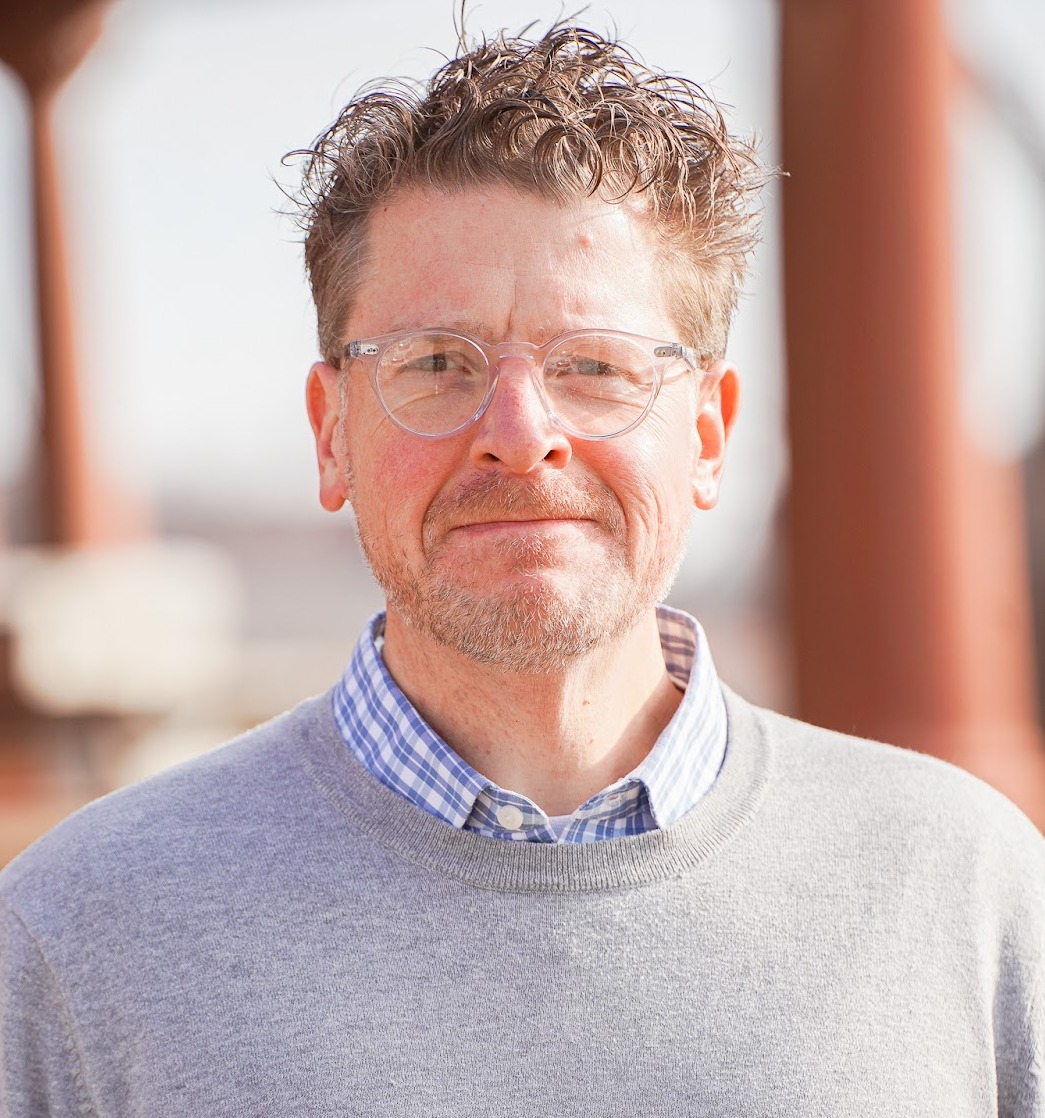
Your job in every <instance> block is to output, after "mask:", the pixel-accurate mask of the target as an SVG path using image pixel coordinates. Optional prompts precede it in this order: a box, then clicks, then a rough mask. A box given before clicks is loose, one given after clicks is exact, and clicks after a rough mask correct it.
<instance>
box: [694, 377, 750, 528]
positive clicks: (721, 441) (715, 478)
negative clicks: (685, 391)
mask: <svg viewBox="0 0 1045 1118" xmlns="http://www.w3.org/2000/svg"><path fill="white" fill-rule="evenodd" d="M708 375H709V377H710V378H711V380H712V382H713V383H714V384H715V387H714V390H713V391H712V392H711V395H710V396H708V398H707V400H706V402H705V403H704V405H703V407H702V408H701V409H700V411H699V412H698V413H697V435H698V436H699V438H700V457H699V458H698V459H697V463H696V469H695V470H694V472H693V503H694V504H695V505H696V506H697V508H698V509H712V508H714V507H715V505H716V503H717V502H718V490H719V485H720V483H721V480H722V471H723V469H725V465H726V442H727V440H728V439H729V433H730V431H732V429H733V423H734V421H735V420H736V417H737V409H738V408H739V406H740V378H739V377H738V376H737V370H736V369H735V368H734V366H732V365H730V364H728V363H727V362H725V361H716V362H714V364H712V365H711V366H709V368H708Z"/></svg>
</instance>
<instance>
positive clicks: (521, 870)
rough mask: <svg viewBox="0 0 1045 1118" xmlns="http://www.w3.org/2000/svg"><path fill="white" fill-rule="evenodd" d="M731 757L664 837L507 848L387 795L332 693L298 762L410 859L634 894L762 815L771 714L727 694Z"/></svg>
mask: <svg viewBox="0 0 1045 1118" xmlns="http://www.w3.org/2000/svg"><path fill="white" fill-rule="evenodd" d="M723 692H724V694H725V698H726V711H727V717H728V722H729V730H728V740H727V746H726V757H725V761H724V762H723V765H722V769H721V770H720V772H719V774H718V777H717V778H716V780H715V783H714V785H713V786H712V788H711V790H710V791H709V792H708V793H707V795H706V796H705V797H704V798H703V800H702V801H701V802H700V803H699V804H698V805H697V807H696V808H694V809H693V810H692V811H691V812H690V813H689V814H688V815H686V816H685V817H684V818H683V819H681V820H679V821H678V822H677V823H675V824H673V825H672V826H670V827H667V828H665V829H664V830H659V831H649V832H647V833H646V834H643V835H638V836H635V837H632V838H621V839H608V840H605V841H602V842H587V843H575V844H574V843H570V844H566V843H534V842H510V841H507V840H504V839H494V838H486V837H484V836H482V835H477V834H473V833H472V832H469V831H462V830H458V829H456V828H454V827H451V826H450V825H449V824H447V823H444V822H443V821H442V820H440V819H436V818H435V817H434V816H432V815H429V814H428V812H426V811H423V810H422V809H421V808H418V807H415V806H414V805H413V804H411V803H409V802H408V801H407V800H405V799H404V798H403V797H402V796H400V795H398V794H397V793H395V792H393V791H392V790H391V789H389V788H386V787H385V786H384V785H383V784H382V783H381V782H380V781H378V780H377V779H376V778H375V777H373V776H372V775H371V774H370V773H369V772H367V771H366V769H365V768H364V767H363V766H362V765H360V764H359V762H358V761H357V760H356V759H355V758H354V757H353V756H352V754H351V753H350V751H349V750H348V748H347V747H346V746H345V744H344V742H343V741H342V740H341V737H340V734H339V733H338V729H337V725H336V723H335V721H334V716H333V710H332V702H331V695H330V693H329V692H328V693H327V694H326V695H321V696H319V697H317V698H315V699H311V700H309V701H308V702H307V703H304V704H302V706H301V707H299V708H298V710H297V711H296V712H294V713H293V714H292V715H291V717H294V716H295V715H297V716H301V718H302V721H303V723H304V726H303V732H302V733H301V734H299V735H298V740H299V741H300V744H301V754H300V757H301V761H302V763H303V765H304V767H305V769H306V771H307V772H308V774H309V776H310V777H311V778H312V780H313V781H315V783H316V784H317V785H318V786H319V788H320V790H321V791H322V792H323V794H324V795H325V796H326V798H327V799H328V800H329V801H330V802H331V803H332V804H333V805H334V806H335V807H336V808H337V809H338V810H339V811H340V812H341V813H342V814H343V815H345V816H346V817H347V818H348V819H350V820H351V822H352V823H353V824H355V825H356V826H357V827H358V828H359V829H360V830H361V831H363V832H365V833H366V834H367V835H368V836H369V837H370V838H372V839H373V840H374V841H376V842H378V843H380V844H381V845H383V846H385V847H386V848H388V849H390V850H392V851H394V852H396V853H397V854H399V855H400V856H401V857H403V858H405V859H406V860H407V861H410V862H412V863H414V864H415V865H418V866H421V867H424V868H426V869H428V870H431V871H433V872H436V873H441V874H443V875H445V876H447V877H450V878H454V879H456V880H458V881H461V882H463V883H466V884H469V885H472V886H475V887H476V888H481V889H493V890H497V891H500V892H522V893H538V892H548V893H575V892H592V891H599V890H611V889H621V888H634V887H639V886H643V885H650V884H653V883H655V882H658V881H663V880H669V879H672V878H676V877H679V876H681V875H682V874H684V873H687V872H689V871H691V870H692V869H694V868H695V867H696V866H697V865H699V864H700V863H701V862H704V861H706V860H708V859H709V858H711V857H713V856H714V855H715V853H716V852H717V851H718V850H720V849H721V848H722V847H723V846H724V845H725V844H726V843H728V842H729V840H730V839H731V838H732V837H733V835H734V834H736V832H737V831H738V830H739V829H740V828H741V827H742V826H743V825H744V823H745V822H746V821H747V820H748V819H750V818H751V817H752V816H753V815H754V813H755V811H756V810H757V808H758V806H759V803H760V802H761V799H762V796H763V794H764V791H765V787H766V782H767V779H768V773H769V767H770V763H771V760H772V758H771V743H770V740H769V733H768V727H767V725H766V722H765V717H764V712H759V711H757V710H756V709H755V708H754V707H752V706H750V705H749V704H748V703H746V702H745V701H744V700H743V699H741V698H739V697H738V696H737V695H735V694H733V693H732V692H731V691H730V690H729V689H728V688H723Z"/></svg>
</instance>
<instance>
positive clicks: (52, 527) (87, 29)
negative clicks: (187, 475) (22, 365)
mask: <svg viewBox="0 0 1045 1118" xmlns="http://www.w3.org/2000/svg"><path fill="white" fill-rule="evenodd" d="M106 6H107V0H31V2H26V3H15V4H6V5H3V6H0V59H2V60H3V61H4V62H6V63H8V64H9V65H10V66H11V68H12V69H13V70H14V71H15V73H17V74H18V75H19V77H21V79H22V81H23V83H24V85H25V88H26V91H27V93H28V95H29V106H30V117H31V137H32V166H33V207H34V228H35V234H36V239H35V247H36V288H37V314H38V319H39V348H40V375H41V407H40V432H39V440H38V442H39V445H38V449H37V461H36V462H35V463H34V465H33V467H32V470H31V474H32V479H31V480H32V481H33V482H34V483H35V485H36V493H35V494H34V498H35V501H34V503H35V505H36V511H37V515H38V523H37V525H36V526H35V531H34V535H35V537H36V539H35V540H34V542H40V543H47V544H55V545H66V546H81V545H88V544H99V543H109V542H113V541H115V540H119V539H123V538H127V537H132V536H135V535H138V534H140V533H141V531H142V528H143V521H144V516H143V514H142V511H141V510H140V509H138V508H136V507H135V506H134V505H133V503H132V502H131V501H130V500H129V498H128V496H127V495H126V494H125V493H123V492H122V491H121V490H120V489H119V488H118V487H117V486H115V485H114V484H113V483H112V482H111V481H109V480H108V479H106V478H104V477H103V475H102V471H101V470H100V468H99V465H98V463H97V461H96V460H95V459H94V456H93V455H92V453H91V447H90V444H89V440H88V438H87V433H86V431H85V423H84V415H83V409H82V406H81V401H80V392H79V382H78V377H77V364H78V362H77V354H76V346H75V341H74V333H73V319H72V310H71V305H70V296H69V279H68V273H67V268H66V257H65V240H64V235H63V230H62V206H61V197H60V191H59V182H60V176H59V173H58V170H57V166H56V160H55V144H54V137H53V132H52V121H53V115H54V113H53V110H54V102H55V97H56V95H57V92H58V89H59V87H60V86H61V84H62V82H63V81H64V80H65V79H66V78H67V77H68V76H69V75H70V74H71V73H72V71H73V70H74V69H75V68H76V66H77V65H79V63H80V61H81V60H82V59H83V57H84V56H85V55H86V54H87V52H88V50H89V49H90V48H91V46H92V45H93V43H94V42H95V40H96V39H97V37H98V35H99V33H100V31H101V24H102V16H103V13H104V9H105V7H106Z"/></svg>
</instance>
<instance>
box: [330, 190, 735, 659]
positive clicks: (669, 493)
mask: <svg viewBox="0 0 1045 1118" xmlns="http://www.w3.org/2000/svg"><path fill="white" fill-rule="evenodd" d="M370 250H371V257H372V265H371V267H370V268H369V269H368V273H367V276H366V279H365V281H364V282H363V284H362V286H361V288H360V290H359V291H358V294H357V296H356V299H355V302H354V305H353V309H352V311H351V313H350V316H349V319H348V321H347V322H346V323H345V325H344V333H343V337H344V340H345V341H348V340H351V339H355V338H369V337H374V336H376V335H380V334H387V333H391V332H393V331H399V330H408V329H416V328H420V327H446V328H448V329H451V330H459V331H463V332H465V333H469V334H472V335H474V336H476V337H478V338H482V339H483V340H485V341H487V342H499V341H529V342H536V343H541V342H545V341H547V340H548V339H550V338H554V337H555V336H557V335H559V334H562V333H565V332H567V331H571V330H580V329H586V328H596V329H598V328H603V329H610V330H623V331H628V332H630V333H633V334H639V335H643V336H647V337H651V338H656V339H658V340H664V341H675V340H678V338H679V329H678V325H677V324H676V323H675V322H673V321H672V320H671V318H670V316H669V315H668V313H667V310H666V306H667V300H666V298H665V292H664V290H663V285H662V282H661V274H662V268H661V264H660V260H659V257H658V254H657V252H656V250H655V248H654V245H653V242H652V236H651V234H650V233H649V231H648V230H647V228H646V226H645V224H644V222H643V220H642V218H641V217H640V216H639V215H637V214H636V213H635V212H634V211H633V210H632V209H631V208H630V207H629V206H627V205H615V204H610V203H607V202H604V201H602V200H599V199H588V200H584V201H582V202H576V203H571V204H568V205H557V204H555V203H552V202H549V201H544V200H542V199H539V198H536V197H533V196H530V195H527V194H521V193H518V192H515V191H512V190H510V189H507V188H500V187H491V188H488V189H483V190H469V191H465V192H461V193H457V194H443V193H436V192H432V191H428V192H416V193H408V194H404V195H401V196H399V197H397V198H395V199H394V200H392V201H390V202H388V203H387V204H385V205H384V206H383V207H382V208H380V209H378V210H377V211H376V212H375V213H374V215H373V218H372V222H371V226H370ZM719 371H722V370H721V369H720V370H719ZM735 400H736V378H735V375H734V373H733V371H732V370H731V369H728V368H726V369H725V376H724V378H723V381H722V384H721V386H720V388H719V389H717V390H716V391H715V392H714V394H713V395H712V396H711V398H710V399H709V400H707V401H704V400H703V399H698V395H697V392H696V382H695V380H694V378H693V377H692V376H688V375H687V376H682V377H678V378H675V379H672V380H671V381H670V382H668V383H665V385H664V387H663V389H662V390H661V393H660V395H659V397H658V399H657V402H656V404H655V406H654V408H653V411H652V412H651V413H650V415H649V416H648V417H647V418H646V420H645V421H644V422H643V423H642V424H641V425H640V426H639V427H638V428H636V429H635V430H633V431H631V432H629V433H628V434H626V435H622V436H620V437H619V438H615V439H609V440H606V441H604V442H596V441H589V440H584V439H581V438H577V437H575V436H570V435H567V434H566V433H564V432H563V431H561V430H560V429H559V428H557V427H556V426H555V425H554V424H553V422H552V421H551V420H550V419H549V417H548V415H547V413H546V412H545V410H544V408H543V406H542V404H541V401H540V399H539V398H538V396H537V392H536V389H535V387H534V385H533V383H532V381H531V379H530V377H529V376H528V375H527V372H526V365H525V363H524V360H523V359H522V358H517V357H511V358H507V359H506V360H505V361H504V363H503V365H502V369H501V378H500V382H499V384H498V387H497V391H496V393H495V395H494V398H493V400H492V402H491V403H490V406H489V408H488V409H487V411H486V412H485V413H484V414H483V415H482V417H481V418H480V419H479V420H478V422H476V423H475V424H473V425H472V426H471V427H469V428H467V429H466V430H464V431H462V432H460V433H459V434H456V435H453V436H450V437H448V438H443V439H424V438H421V437H419V436H416V435H412V434H409V433H407V432H405V431H403V430H401V429H400V428H399V427H397V426H396V425H395V424H394V423H393V422H392V421H391V420H390V419H389V418H388V417H387V416H386V415H385V413H384V411H383V410H382V408H381V406H380V404H379V402H378V400H377V399H376V397H375V395H374V393H373V391H372V389H371V386H370V383H369V380H368V378H367V375H366V372H365V370H364V369H363V368H362V366H361V365H360V364H358V363H355V364H354V365H353V366H352V367H351V368H350V369H349V371H348V373H347V383H339V374H338V372H337V370H334V369H331V368H330V367H329V366H326V365H317V366H315V367H314V369H313V372H312V375H311V377H310V382H309V412H310V417H311V419H312V424H313V428H314V430H315V433H316V441H317V450H318V455H319V463H320V488H321V499H322V501H323V504H324V506H325V507H326V508H328V509H337V508H339V507H340V506H341V504H342V503H343V502H344V501H345V500H347V501H349V502H350V503H351V505H352V507H353V509H354V510H355V514H356V520H357V525H358V530H359V536H360V541H361V543H362V546H363V549H364V552H365V554H366V556H367V559H368V561H369V563H370V565H371V568H372V569H373V572H374V575H375V577H376V578H377V580H378V582H379V583H380V584H381V586H382V588H383V589H384V591H385V594H386V596H387V599H388V611H389V632H392V631H393V630H394V629H395V627H397V626H400V625H404V626H408V627H410V628H411V629H413V630H414V631H415V632H416V633H417V634H419V635H421V636H423V637H426V638H430V639H432V640H434V641H436V642H437V643H439V644H442V645H448V646H450V647H451V648H454V649H456V650H458V651H459V652H462V653H464V654H465V655H467V656H469V657H472V658H473V659H477V660H479V661H483V662H490V663H496V664H499V665H500V666H501V667H502V668H504V669H505V670H511V671H554V670H556V669H558V668H561V666H562V665H563V664H564V662H566V661H567V660H569V659H570V658H571V657H574V656H577V655H582V654H583V653H585V652H587V651H589V650H590V649H592V648H595V647H597V646H599V645H600V644H603V643H605V642H607V641H610V640H613V639H615V638H617V637H619V636H621V635H623V633H625V632H627V631H628V630H630V629H631V628H632V627H634V625H635V624H636V623H637V622H638V621H639V619H640V618H641V617H642V616H643V615H644V614H647V613H648V612H649V611H650V610H651V609H652V607H653V606H654V605H655V604H656V602H657V601H658V600H659V598H661V597H662V596H663V595H664V594H665V593H666V591H667V589H668V587H669V585H670V583H671V581H672V579H673V577H674V575H675V573H676V571H677V569H678V565H679V563H680V561H681V559H682V553H683V548H684V543H685V539H686V535H687V529H688V524H689V516H690V512H691V510H692V508H693V506H694V504H697V505H698V506H700V507H705V508H706V507H710V506H711V505H713V504H714V502H715V499H716V496H717V486H718V478H719V474H720V471H721V466H722V454H723V451H724V444H725V434H726V431H727V430H728V427H729V423H730V422H731V419H732V413H733V409H734V406H735Z"/></svg>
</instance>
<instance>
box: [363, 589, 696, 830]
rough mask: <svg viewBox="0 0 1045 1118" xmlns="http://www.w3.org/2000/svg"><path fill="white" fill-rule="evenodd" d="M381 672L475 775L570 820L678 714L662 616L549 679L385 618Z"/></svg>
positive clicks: (396, 618)
mask: <svg viewBox="0 0 1045 1118" xmlns="http://www.w3.org/2000/svg"><path fill="white" fill-rule="evenodd" d="M383 658H384V661H385V665H386V666H387V668H388V670H389V672H390V673H391V675H392V677H393V679H395V681H396V683H397V684H398V685H399V687H400V689H401V690H402V691H403V693H404V694H405V695H406V697H407V698H408V699H409V700H410V701H411V703H413V705H414V706H415V707H416V709H417V710H418V711H419V712H420V713H421V715H422V716H423V717H424V719H425V720H426V721H427V722H428V724H429V725H430V726H431V727H432V728H433V729H434V730H435V731H436V733H438V734H439V735H440V737H442V738H443V740H444V741H446V742H447V743H448V744H449V745H450V746H451V747H452V748H453V749H454V750H455V751H456V752H457V753H458V755H459V756H461V757H462V758H463V759H464V760H465V761H467V762H468V764H470V765H471V766H472V767H473V768H474V769H475V770H476V771H477V772H480V773H482V775H483V776H485V777H487V778H488V779H490V780H492V781H493V782H494V783H495V784H497V785H499V786H500V787H502V788H505V789H510V790H511V791H513V792H519V793H521V794H522V795H524V796H528V797H529V798H530V799H531V800H533V801H534V803H536V804H537V805H538V806H539V807H541V808H542V809H543V810H544V811H545V812H546V813H547V814H548V815H568V814H570V813H571V812H572V811H574V809H575V808H577V807H578V806H579V805H580V804H582V803H584V802H585V801H586V800H588V799H589V798H590V797H591V796H593V795H595V793H596V792H599V791H601V790H602V789H603V788H605V787H607V786H608V785H610V784H612V783H613V782H614V781H616V780H618V779H619V778H620V777H622V776H624V775H625V774H626V773H628V772H630V771H631V770H632V769H634V768H635V766H636V765H638V764H639V763H640V762H641V761H642V759H643V758H644V757H645V756H646V754H647V753H649V751H650V749H652V747H653V744H654V742H655V741H656V740H657V738H658V736H659V735H660V734H661V732H662V731H663V729H664V727H665V726H666V725H667V724H668V722H669V721H670V720H671V717H672V715H673V714H674V713H675V711H676V709H677V708H678V705H679V702H680V700H681V693H680V692H679V690H678V689H677V688H676V687H675V685H674V684H673V683H672V682H671V679H670V677H669V676H668V674H667V672H666V671H665V668H664V657H663V654H662V652H661V647H660V635H659V631H658V628H657V619H656V615H655V614H653V613H650V614H649V615H648V616H647V617H645V618H644V619H643V620H642V621H641V622H640V623H639V625H637V626H636V627H635V628H634V629H633V630H631V631H630V632H628V633H627V634H625V635H624V636H623V637H622V638H621V639H620V640H618V641H615V642H613V643H611V644H608V645H605V646H602V647H599V648H597V649H594V650H593V651H591V652H590V653H588V654H587V655H585V656H581V657H575V658H573V659H572V660H571V661H569V662H568V663H567V664H566V665H565V667H564V668H563V669H562V670H559V671H556V672H548V673H528V672H505V671H501V670H499V669H498V668H497V666H496V665H491V664H478V663H476V662H475V661H474V660H472V659H471V658H469V657H467V656H465V655H463V654H462V653H459V652H457V651H455V650H454V649H451V648H447V647H446V646H445V645H441V644H436V643H435V642H434V641H433V640H432V639H431V638H429V637H427V636H425V635H423V634H421V633H419V632H418V631H417V630H416V629H413V628H411V627H410V626H408V625H406V624H405V623H404V622H403V621H402V620H401V618H399V616H398V615H397V614H396V613H395V612H394V611H393V610H391V609H390V610H389V611H388V618H387V622H386V626H385V644H384V650H383Z"/></svg>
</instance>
